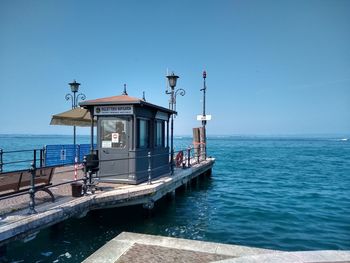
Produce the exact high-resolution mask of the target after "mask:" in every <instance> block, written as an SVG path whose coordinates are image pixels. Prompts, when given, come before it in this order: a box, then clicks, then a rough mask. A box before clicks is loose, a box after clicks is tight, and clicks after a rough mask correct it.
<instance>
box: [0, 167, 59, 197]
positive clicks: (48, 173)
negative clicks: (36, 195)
mask: <svg viewBox="0 0 350 263" xmlns="http://www.w3.org/2000/svg"><path fill="white" fill-rule="evenodd" d="M54 172H55V167H44V168H37V169H36V172H35V180H34V184H35V192H37V191H44V192H46V193H48V194H49V195H50V196H51V199H52V202H54V201H55V197H54V195H53V194H52V192H51V191H50V189H48V188H45V187H46V186H49V185H52V183H51V180H52V176H53V174H54ZM31 177H32V174H31V171H29V170H21V171H15V172H6V173H1V174H0V197H3V196H9V195H12V194H16V193H21V192H25V191H28V190H29V189H30V188H31Z"/></svg>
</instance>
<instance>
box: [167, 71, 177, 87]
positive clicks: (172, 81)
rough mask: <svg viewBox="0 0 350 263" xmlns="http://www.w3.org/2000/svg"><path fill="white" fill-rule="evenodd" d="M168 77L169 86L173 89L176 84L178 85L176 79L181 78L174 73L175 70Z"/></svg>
mask: <svg viewBox="0 0 350 263" xmlns="http://www.w3.org/2000/svg"><path fill="white" fill-rule="evenodd" d="M167 78H168V81H169V86H170V87H171V88H172V89H173V88H175V86H176V81H177V79H178V78H179V76H176V75H175V74H174V72H173V73H172V74H171V75H169V76H167Z"/></svg>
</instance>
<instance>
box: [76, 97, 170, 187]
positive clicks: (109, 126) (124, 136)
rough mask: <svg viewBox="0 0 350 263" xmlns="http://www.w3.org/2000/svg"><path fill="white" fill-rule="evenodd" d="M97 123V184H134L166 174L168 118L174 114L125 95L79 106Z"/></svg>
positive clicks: (87, 102)
mask: <svg viewBox="0 0 350 263" xmlns="http://www.w3.org/2000/svg"><path fill="white" fill-rule="evenodd" d="M80 106H82V107H84V108H87V109H88V110H89V111H90V113H91V114H92V115H93V116H94V118H95V119H96V121H97V142H96V145H97V150H98V157H99V160H100V165H99V172H98V177H99V178H100V181H101V182H115V183H128V184H138V183H141V182H144V181H146V180H147V179H148V171H147V170H148V166H149V158H148V153H149V152H150V153H151V167H152V178H156V177H158V176H160V175H164V174H168V173H169V170H170V165H169V118H170V116H171V114H173V113H174V112H173V111H171V110H169V109H166V108H164V107H160V106H157V105H154V104H151V103H149V102H146V101H145V100H143V99H138V98H134V97H130V96H128V95H127V94H124V95H120V96H113V97H108V98H101V99H96V100H90V101H85V102H82V103H80Z"/></svg>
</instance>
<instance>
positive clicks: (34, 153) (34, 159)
mask: <svg viewBox="0 0 350 263" xmlns="http://www.w3.org/2000/svg"><path fill="white" fill-rule="evenodd" d="M33 162H34V165H35V167H36V149H34V150H33Z"/></svg>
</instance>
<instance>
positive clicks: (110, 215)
mask: <svg viewBox="0 0 350 263" xmlns="http://www.w3.org/2000/svg"><path fill="white" fill-rule="evenodd" d="M3 137H4V136H0V147H3V148H5V149H8V148H7V147H4V146H8V147H10V148H11V147H15V145H17V144H16V143H15V142H18V138H16V139H15V140H14V139H13V138H11V137H8V138H6V139H4V138H3ZM34 137H35V136H34ZM47 139H48V138H47V137H45V138H40V137H36V138H33V137H30V138H27V137H26V136H22V138H21V140H20V141H22V142H23V141H27V140H28V142H27V144H26V146H28V147H29V148H30V147H31V146H32V143H33V142H35V143H36V145H38V146H41V145H43V144H46V143H47V142H46V140H47ZM66 140H67V141H66ZM69 140H70V137H56V138H55V143H67V142H68V143H69V142H70V141H69ZM80 140H81V141H82V142H88V137H81V138H80ZM190 142H191V139H190V138H176V141H175V145H176V146H177V148H180V147H186V146H187V145H188V144H190ZM50 143H52V142H50ZM16 147H17V146H16ZM35 147H36V146H35ZM208 151H209V155H212V156H214V157H215V158H216V164H215V167H214V170H213V174H212V177H211V178H210V179H205V180H202V181H201V182H200V183H199V184H198V185H196V186H192V188H191V189H189V190H187V191H182V192H181V191H179V192H178V193H177V194H176V198H175V199H173V200H167V199H164V200H161V201H160V202H158V203H156V206H155V209H154V210H153V211H152V212H151V213H147V212H146V211H145V210H143V209H142V208H141V207H138V206H137V207H130V208H122V209H120V208H119V209H109V210H101V211H93V212H91V213H89V214H88V215H87V216H86V217H85V218H83V219H70V220H67V221H66V222H64V223H61V224H58V225H56V226H54V227H51V228H49V229H46V230H43V231H41V232H40V233H39V235H38V236H37V238H36V239H34V240H32V241H30V242H27V243H23V242H19V241H18V242H13V243H11V244H10V245H9V246H8V249H7V250H8V251H7V260H8V261H9V262H11V261H20V260H24V261H23V262H32V261H33V262H35V261H38V260H42V261H45V262H53V261H55V260H58V261H57V262H80V261H81V260H82V259H83V258H85V257H87V256H88V255H90V254H91V253H93V252H94V251H95V250H96V249H98V248H99V247H101V246H102V245H104V244H105V243H106V242H107V241H108V240H110V239H111V238H113V237H114V236H116V235H117V234H119V233H120V232H122V231H132V232H140V233H149V234H157V235H164V236H173V237H182V238H189V239H197V240H206V241H213V242H222V243H229V244H238V245H247V246H255V247H261V248H271V249H281V250H318V249H350V158H349V157H350V141H346V140H341V138H319V139H317V138H306V139H305V138H304V139H303V138H243V137H223V138H209V139H208Z"/></svg>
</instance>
